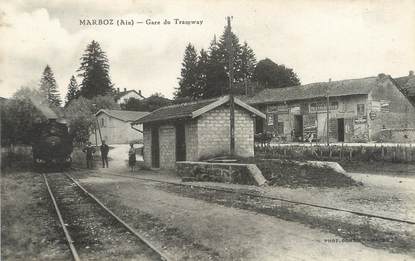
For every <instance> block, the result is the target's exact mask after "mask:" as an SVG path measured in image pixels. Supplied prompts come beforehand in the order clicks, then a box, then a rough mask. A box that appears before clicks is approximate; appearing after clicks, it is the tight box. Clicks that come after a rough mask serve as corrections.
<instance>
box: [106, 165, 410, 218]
mask: <svg viewBox="0 0 415 261" xmlns="http://www.w3.org/2000/svg"><path fill="white" fill-rule="evenodd" d="M105 175H110V176H120V177H126V178H133V179H139V180H146V181H153V182H158V183H164V184H170V185H174V186H182V187H194V188H200V189H206V190H213V191H219V192H225V193H234V194H236V193H237V194H239V195H244V196H248V197H252V198H263V199H268V200H276V201H281V202H286V203H291V204H294V205H303V206H308V207H312V208H320V209H327V210H332V211H338V212H345V213H349V214H354V215H357V216H363V217H368V218H376V219H382V220H387V221H392V222H397V223H405V224H410V225H415V221H412V220H404V219H398V218H392V217H386V216H382V215H378V214H373V213H364V212H360V211H354V210H349V209H342V208H336V207H331V206H324V205H318V204H313V203H307V202H301V201H295V200H288V199H284V198H280V197H273V196H265V195H258V194H255V193H252V192H239V191H234V190H232V189H226V188H218V187H216V188H212V187H205V186H200V185H197V184H184V183H177V182H171V181H162V180H158V179H151V178H142V177H135V176H128V175H120V174H111V173H105Z"/></svg>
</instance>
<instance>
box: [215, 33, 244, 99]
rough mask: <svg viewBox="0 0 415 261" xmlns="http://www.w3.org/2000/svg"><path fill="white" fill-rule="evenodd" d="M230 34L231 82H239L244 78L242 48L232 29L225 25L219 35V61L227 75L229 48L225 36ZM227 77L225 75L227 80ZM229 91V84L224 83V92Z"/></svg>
mask: <svg viewBox="0 0 415 261" xmlns="http://www.w3.org/2000/svg"><path fill="white" fill-rule="evenodd" d="M229 34H230V37H231V44H232V60H233V80H232V81H233V82H234V83H240V82H242V81H243V80H244V76H243V75H242V59H241V56H242V49H241V45H240V44H239V38H238V36H236V35H235V34H234V33H233V32H232V31H230V28H228V27H227V26H226V27H225V30H224V32H223V34H222V36H221V37H220V40H219V43H218V47H219V53H220V54H221V63H222V66H223V67H224V69H225V71H226V73H227V74H228V75H229V48H228V44H227V41H228V40H227V38H228V37H229V36H228V35H229ZM228 79H229V78H228V77H227V81H228V82H229V80H228ZM228 92H229V84H227V85H226V89H225V93H228Z"/></svg>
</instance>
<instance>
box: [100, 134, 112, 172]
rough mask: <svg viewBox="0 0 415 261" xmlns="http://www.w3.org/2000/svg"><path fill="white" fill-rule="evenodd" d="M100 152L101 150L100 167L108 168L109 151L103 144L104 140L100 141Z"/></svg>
mask: <svg viewBox="0 0 415 261" xmlns="http://www.w3.org/2000/svg"><path fill="white" fill-rule="evenodd" d="M100 150H101V159H102V167H103V168H105V166H107V168H108V151H109V150H110V148H109V147H108V145H107V144H106V143H105V140H103V141H102V144H101V147H100Z"/></svg>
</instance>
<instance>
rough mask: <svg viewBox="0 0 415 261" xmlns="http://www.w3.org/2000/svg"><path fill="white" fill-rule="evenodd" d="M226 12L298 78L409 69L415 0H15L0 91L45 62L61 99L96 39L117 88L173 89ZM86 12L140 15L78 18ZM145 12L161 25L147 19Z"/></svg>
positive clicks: (3, 26)
mask: <svg viewBox="0 0 415 261" xmlns="http://www.w3.org/2000/svg"><path fill="white" fill-rule="evenodd" d="M226 16H232V17H233V18H232V29H233V32H234V33H235V34H236V35H238V36H239V39H240V41H241V42H243V41H246V42H247V43H248V45H249V46H250V47H251V48H252V49H253V50H254V52H255V54H256V58H257V60H258V61H259V60H261V59H264V58H270V59H271V60H273V61H274V62H276V63H278V64H285V65H286V66H288V67H290V68H293V69H294V71H295V72H296V73H297V74H298V76H299V78H300V80H301V82H302V83H303V84H306V83H312V82H321V81H328V79H329V78H331V79H332V80H342V79H352V78H362V77H369V76H376V75H378V74H379V73H386V74H389V75H392V76H393V77H397V76H405V75H407V74H408V72H409V70H415V29H414V28H415V0H376V1H375V0H355V1H352V0H291V1H286V0H269V1H265V0H259V1H258V0H257V1H236V0H235V1H230V0H229V1H218V0H205V1H195V0H193V1H190V0H189V1H180V0H178V1H155V0H153V1H140V0H136V1H133V0H129V1H128V0H124V1H110V0H100V1H98V0H95V1H93V0H84V1H80V0H31V1H26V0H13V1H8V2H6V1H1V2H0V35H1V41H0V96H2V97H10V96H11V95H13V93H14V92H15V91H16V90H17V89H18V88H19V87H21V86H29V87H36V86H38V84H39V81H40V77H41V74H42V72H43V70H44V68H45V66H46V64H49V65H50V67H51V68H52V70H53V72H54V74H55V78H56V80H57V83H58V87H59V91H60V93H61V96H62V98H64V96H65V95H66V92H67V86H68V83H69V79H70V77H71V76H72V75H75V76H76V70H77V69H78V68H79V64H80V60H79V59H80V57H81V56H82V54H83V53H84V50H85V48H86V46H87V45H88V44H89V43H90V42H91V41H92V40H96V41H98V42H99V43H100V45H101V48H102V49H103V50H104V51H105V52H106V54H107V57H108V59H109V63H110V77H111V79H112V82H113V83H114V84H115V87H118V88H120V89H124V88H127V89H128V90H129V89H135V90H141V91H142V93H143V95H144V96H149V95H151V94H153V93H155V92H160V93H162V94H164V95H165V96H166V97H168V98H172V97H173V93H174V90H175V88H176V87H177V86H178V79H177V78H178V77H179V76H180V69H181V63H182V60H183V54H184V49H185V47H186V45H187V44H188V43H189V42H190V43H192V44H193V45H195V47H196V48H197V50H198V51H199V50H200V49H201V48H204V49H207V48H208V47H209V43H210V42H211V40H212V39H213V37H214V35H217V36H220V35H221V34H222V32H223V30H224V26H225V25H226ZM84 19H86V20H90V21H91V20H93V19H113V20H112V21H113V23H117V21H120V20H123V21H124V20H129V21H131V20H132V21H134V22H143V23H135V24H134V25H133V26H130V25H126V26H117V25H116V24H115V25H82V24H81V23H80V20H84ZM148 19H150V20H151V21H160V22H161V24H160V25H147V24H146V20H148ZM166 19H167V20H168V21H170V22H171V23H170V24H168V25H164V24H163V22H164V21H165V20H166ZM175 19H179V20H180V21H192V20H194V21H203V23H202V24H201V25H200V24H199V25H195V24H194V25H186V24H175V21H176V20H175ZM77 80H78V83H79V82H81V79H80V78H79V77H78V78H77Z"/></svg>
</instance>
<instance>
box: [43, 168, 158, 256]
mask: <svg viewBox="0 0 415 261" xmlns="http://www.w3.org/2000/svg"><path fill="white" fill-rule="evenodd" d="M48 181H49V184H50V185H51V189H52V191H53V193H54V195H55V198H56V201H57V203H58V206H59V208H60V211H61V213H62V216H63V219H64V221H65V223H66V225H67V229H68V231H69V234H70V235H71V237H72V239H73V240H74V241H75V242H74V245H75V247H76V249H77V251H78V254H79V256H80V258H81V259H82V260H114V258H116V259H118V260H160V258H159V256H158V255H156V254H155V253H154V252H153V250H151V249H150V248H149V247H148V246H147V245H145V244H144V243H143V242H141V241H140V240H139V239H137V238H136V237H135V236H133V235H132V234H131V233H130V232H129V231H127V230H126V229H125V228H124V227H123V226H122V225H121V224H119V223H118V221H117V220H115V219H114V218H113V217H112V216H110V215H109V214H108V213H106V212H105V211H104V210H103V209H101V208H100V207H99V206H98V205H97V204H96V203H95V202H93V201H92V199H90V198H88V197H86V195H85V194H84V193H83V192H82V191H81V190H80V189H79V188H78V187H77V186H76V185H75V184H73V183H72V181H70V180H69V179H68V178H67V177H66V176H63V175H62V174H56V175H53V177H52V175H49V176H48Z"/></svg>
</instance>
